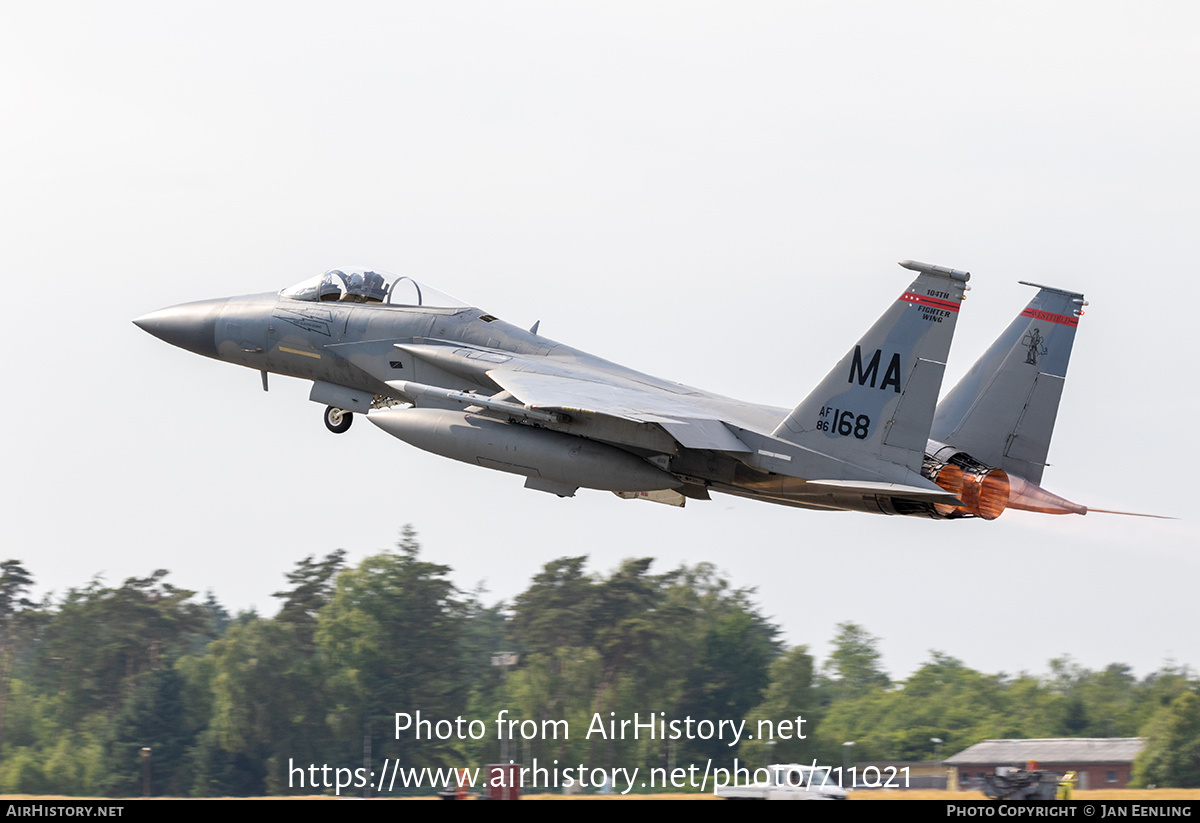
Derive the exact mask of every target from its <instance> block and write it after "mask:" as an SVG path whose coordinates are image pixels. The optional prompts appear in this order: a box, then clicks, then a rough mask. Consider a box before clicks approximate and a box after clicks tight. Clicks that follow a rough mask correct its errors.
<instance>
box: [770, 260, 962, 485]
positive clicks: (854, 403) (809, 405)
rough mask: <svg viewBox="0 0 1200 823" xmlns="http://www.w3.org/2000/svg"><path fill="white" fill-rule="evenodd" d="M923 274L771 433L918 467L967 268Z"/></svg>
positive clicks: (917, 266)
mask: <svg viewBox="0 0 1200 823" xmlns="http://www.w3.org/2000/svg"><path fill="white" fill-rule="evenodd" d="M900 265H901V266H903V267H904V268H906V269H910V270H912V271H915V272H920V276H918V277H917V279H916V280H914V281H913V283H912V285H911V286H909V287H908V289H906V290H905V291H904V293H903V294H901V295H900V296H899V298H897V299H896V302H895V303H893V304H892V305H891V307H890V308H888V310H887V311H885V312H884V313H883V316H882V317H880V318H879V319H878V320H877V321H876V322H875V325H873V326H871V328H870V330H869V331H868V332H867V333H866V334H864V335H863V336H862V339H860V340H859V341H858V343H856V344H855V345H854V347H853V348H851V349H850V351H848V352H847V353H846V355H845V357H843V358H842V359H841V360H840V361H839V362H838V364H837V365H836V366H834V368H833V371H831V372H830V373H829V374H828V375H827V376H826V377H825V379H824V380H822V381H821V383H820V385H818V386H817V388H816V389H814V390H813V392H812V393H811V394H810V395H809V396H808V397H806V398H805V399H804V402H802V403H801V404H800V405H799V406H797V407H796V408H795V409H793V410H792V413H791V414H789V415H788V417H787V419H786V420H785V421H784V422H783V423H782V424H780V425H779V427H778V428H777V429H776V430H775V432H774V435H775V436H776V437H778V438H780V439H783V440H787V441H790V442H792V443H797V444H799V445H801V446H804V447H806V448H811V449H814V450H816V451H819V452H823V453H825V454H828V455H831V456H834V457H837V458H840V459H844V460H848V461H850V462H855V461H856V460H860V461H861V460H876V459H878V460H885V461H887V462H890V463H896V464H898V465H901V466H906V467H907V468H909V469H910V470H912V471H913V472H916V473H920V471H921V461H922V458H923V457H924V454H925V446H926V443H927V441H928V438H929V426H930V423H931V422H932V420H933V412H934V408H935V406H936V405H937V396H938V392H939V391H941V386H942V373H943V372H944V371H945V368H946V355H947V354H948V353H949V351H950V341H951V339H952V338H953V337H954V324H955V322H956V321H957V320H958V310H959V308H960V306H961V303H962V299H963V293H964V292H965V291H966V289H967V281H968V280H969V279H970V277H971V275H970V274H968V273H967V272H962V271H956V270H954V269H947V268H943V267H942V266H931V265H929V264H927V263H915V262H913V261H911V260H905V261H903V262H901V263H900Z"/></svg>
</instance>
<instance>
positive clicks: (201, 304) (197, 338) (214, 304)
mask: <svg viewBox="0 0 1200 823" xmlns="http://www.w3.org/2000/svg"><path fill="white" fill-rule="evenodd" d="M228 299H229V298H227V297H222V298H219V299H216V300H200V301H198V302H196V303H183V304H181V305H178V306H171V307H170V308H167V309H159V310H158V311H152V312H150V313H149V314H143V315H142V316H141V317H139V318H137V319H136V320H134V321H133V324H134V325H135V326H137V327H138V328H139V329H141V330H142V331H147V332H149V333H150V334H152V335H154V336H155V337H157V338H158V339H159V340H164V341H166V342H167V343H170V344H171V345H172V346H178V347H179V348H181V349H187V350H188V351H191V352H195V353H196V354H202V355H204V356H205V357H217V320H218V318H220V316H221V308H222V307H223V306H224V305H225V303H226V302H227V301H228Z"/></svg>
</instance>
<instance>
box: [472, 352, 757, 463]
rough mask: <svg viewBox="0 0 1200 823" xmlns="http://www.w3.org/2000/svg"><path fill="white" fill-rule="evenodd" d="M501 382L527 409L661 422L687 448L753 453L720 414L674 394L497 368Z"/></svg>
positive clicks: (495, 377) (495, 374)
mask: <svg viewBox="0 0 1200 823" xmlns="http://www.w3.org/2000/svg"><path fill="white" fill-rule="evenodd" d="M487 375H488V377H490V378H491V379H492V380H493V381H495V383H496V384H497V385H498V386H500V387H501V388H502V389H504V390H505V391H508V392H511V393H512V394H513V396H514V397H516V398H517V399H518V400H520V401H521V402H522V403H524V404H525V405H526V406H527V407H530V408H535V409H541V410H562V411H564V412H588V413H592V414H602V415H607V416H609V417H617V418H621V419H623V420H631V421H633V422H636V423H657V424H659V425H660V426H662V427H663V428H664V429H666V430H667V433H668V434H670V435H671V436H672V437H673V438H675V439H676V440H677V441H679V444H680V445H681V446H683V447H684V448H689V449H712V450H715V451H730V452H750V451H752V449H751V448H750V447H749V446H747V445H746V444H745V443H743V442H742V441H741V440H740V439H739V438H738V437H737V436H736V435H735V434H734V433H733V432H732V431H730V430H729V428H728V427H727V426H726V425H725V424H724V422H723V421H721V420H720V419H719V418H717V417H716V416H714V415H712V414H711V413H709V412H708V411H707V410H705V409H704V408H702V407H701V406H699V405H698V404H696V403H693V402H689V401H688V400H687V399H684V398H682V397H677V396H674V395H671V394H668V393H665V392H664V393H659V392H654V391H650V390H647V389H643V388H638V387H634V386H628V385H624V384H622V383H621V382H619V381H616V380H613V381H611V382H610V381H608V380H605V381H603V382H601V381H592V380H581V379H579V378H577V377H573V376H568V375H561V374H545V373H541V372H528V371H520V372H519V371H515V370H512V369H491V370H489V371H488V373H487Z"/></svg>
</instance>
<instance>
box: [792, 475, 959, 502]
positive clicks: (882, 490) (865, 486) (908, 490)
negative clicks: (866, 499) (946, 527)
mask: <svg viewBox="0 0 1200 823" xmlns="http://www.w3.org/2000/svg"><path fill="white" fill-rule="evenodd" d="M808 485H809V486H830V487H833V488H836V489H839V490H841V491H848V492H862V493H863V494H874V495H887V496H889V497H901V498H904V499H906V500H919V501H921V502H923V503H945V504H947V505H950V506H961V505H962V501H961V500H959V499H958V498H957V497H955V496H954V495H952V494H950V493H949V492H947V491H943V490H942V489H938V488H931V489H926V488H921V487H920V486H905V485H903V484H900V483H874V482H871V481H868V480H809V481H808Z"/></svg>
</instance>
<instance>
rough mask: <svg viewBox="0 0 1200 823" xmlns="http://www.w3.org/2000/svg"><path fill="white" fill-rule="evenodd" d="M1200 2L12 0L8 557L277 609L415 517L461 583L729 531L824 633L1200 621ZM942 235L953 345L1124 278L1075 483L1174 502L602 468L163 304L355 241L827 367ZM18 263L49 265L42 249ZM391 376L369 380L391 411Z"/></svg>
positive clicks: (1077, 412)
mask: <svg viewBox="0 0 1200 823" xmlns="http://www.w3.org/2000/svg"><path fill="white" fill-rule="evenodd" d="M1198 24H1200V10H1197V8H1196V7H1195V6H1194V5H1193V4H1189V3H1183V2H1179V3H1138V4H1133V3H1125V4H1111V3H1096V2H1088V3H1084V2H1075V3H1071V2H1063V3H1054V4H1044V3H1013V2H1008V3H1003V4H1000V3H994V4H983V3H969V4H968V3H949V2H947V3H913V2H907V3H882V2H881V3H852V2H849V3H815V2H813V3H804V2H786V3H750V2H738V3H719V4H718V3H700V2H680V3H645V2H636V3H615V2H605V3H579V2H575V3H556V2H546V3H497V2H484V3H450V2H436V3H435V2H430V3H400V2H379V3H374V2H360V3H350V4H344V3H343V4H337V5H336V6H335V5H334V4H313V3H303V2H288V3H240V2H239V3H221V2H204V3H162V2H152V3H151V2H147V3H133V2H106V3H91V2H80V3H63V2H39V3H17V2H5V3H3V4H2V5H0V114H2V116H3V122H4V126H3V128H2V129H0V157H2V162H0V260H2V261H3V264H4V268H5V273H6V277H7V282H8V284H9V288H8V289H7V291H6V298H7V301H8V304H9V305H8V311H6V312H5V313H4V316H5V317H6V318H7V320H6V330H7V334H6V339H7V347H6V348H7V353H8V356H7V373H8V379H7V381H6V384H7V386H8V388H7V389H6V391H5V402H4V403H3V414H4V423H5V426H4V428H5V431H6V432H7V437H8V439H7V443H6V446H5V448H4V451H3V454H4V457H3V462H4V471H3V480H2V481H0V482H2V483H3V490H2V491H3V494H2V496H0V506H2V507H3V508H2V523H0V535H2V537H0V541H2V554H3V557H4V558H9V557H14V558H17V559H19V560H21V561H22V562H23V563H24V564H25V565H26V567H27V568H28V569H29V570H30V571H31V572H32V573H33V574H34V576H35V577H36V579H37V582H38V588H39V593H42V592H45V591H46V590H54V591H55V592H58V593H60V594H61V593H62V592H63V591H64V590H65V589H66V588H67V587H70V586H82V585H84V584H86V583H87V582H88V580H90V579H91V578H92V577H93V576H94V575H97V574H99V575H102V576H103V580H104V581H105V582H106V583H109V584H113V585H118V584H119V583H120V582H121V581H122V580H124V579H125V578H127V577H130V576H134V575H138V576H141V575H145V574H148V573H149V572H151V571H153V570H154V569H156V568H167V569H170V570H171V573H172V574H171V578H170V579H171V580H172V581H174V582H175V583H176V584H177V585H180V586H184V587H187V588H193V589H197V590H200V591H203V590H207V589H211V590H213V591H214V592H215V594H216V596H217V597H218V599H219V600H220V601H221V602H223V603H224V604H226V605H227V607H229V608H230V609H231V610H236V609H246V608H251V607H253V608H256V609H257V610H259V612H260V613H263V614H273V613H274V612H275V611H276V608H277V606H276V601H275V600H274V599H273V598H272V597H271V596H270V594H271V592H273V591H276V590H278V589H280V588H282V587H283V586H284V583H285V581H284V578H283V575H284V573H285V572H286V571H288V570H289V569H290V568H291V567H292V565H293V564H294V563H295V562H296V561H297V560H299V559H301V558H302V557H304V556H306V555H310V554H317V555H323V554H326V553H328V552H329V551H332V550H333V549H337V548H345V549H347V550H349V552H350V557H351V558H352V559H353V560H355V561H357V560H359V559H361V558H362V557H364V556H365V555H367V554H369V553H372V552H375V551H378V550H380V549H384V548H386V547H389V546H390V545H392V544H393V543H394V542H395V540H396V537H397V535H398V532H399V529H400V527H401V526H402V525H403V524H405V523H411V524H413V526H414V527H415V528H416V529H417V531H418V532H419V534H420V538H421V541H422V543H423V545H424V547H425V556H426V557H427V558H428V559H430V560H433V561H436V562H440V563H444V564H447V565H449V566H452V567H453V569H454V579H455V581H456V582H457V583H458V584H459V585H460V586H462V587H463V588H472V587H473V586H475V585H476V584H477V583H478V582H480V581H484V582H486V585H487V587H488V589H489V591H490V594H489V598H490V599H492V600H498V599H511V598H512V597H513V596H514V595H516V594H517V593H519V592H520V591H522V590H523V589H524V588H525V587H526V586H527V585H528V584H529V581H530V579H531V578H532V576H533V575H535V574H536V573H537V572H538V570H539V569H540V568H541V567H542V566H543V564H545V563H546V562H548V561H550V560H552V559H554V558H557V557H560V556H563V555H576V554H587V555H590V556H591V568H592V569H594V570H596V571H604V572H607V571H609V570H611V569H612V568H614V567H615V566H616V565H617V564H618V563H619V562H620V561H621V559H622V558H624V557H629V556H653V557H655V558H657V559H658V560H657V563H656V566H655V568H656V569H657V570H659V571H666V570H668V569H670V568H673V567H676V566H678V565H679V564H680V563H688V564H695V563H699V562H710V563H713V564H715V565H716V566H717V567H719V568H720V569H721V570H723V571H724V572H725V573H726V574H727V575H728V577H729V578H730V580H731V581H732V582H733V584H734V585H736V586H741V587H753V588H756V589H757V594H756V598H757V602H758V603H759V604H760V605H761V607H762V610H763V612H764V613H765V614H767V615H769V616H771V618H772V619H773V620H775V621H776V622H777V623H778V624H779V625H780V626H781V628H782V629H783V632H784V635H785V639H786V640H787V641H788V642H789V643H792V644H801V643H803V644H808V645H809V647H810V649H811V650H812V651H813V652H814V653H816V654H817V655H818V657H820V658H822V659H823V658H825V657H826V656H827V655H828V652H829V640H830V638H831V637H832V636H833V634H834V632H835V625H836V624H837V623H839V622H842V621H855V622H858V623H861V624H863V625H864V626H866V627H867V629H868V630H869V631H871V632H872V633H874V634H876V635H878V636H879V637H881V638H882V651H883V653H884V664H885V666H886V667H887V668H888V670H889V671H890V672H891V673H892V675H893V676H896V677H904V676H907V675H908V674H909V673H910V672H911V671H912V670H914V669H915V668H916V667H918V666H919V665H920V664H921V663H922V662H923V661H925V660H927V659H928V652H929V650H931V649H937V650H941V651H944V652H946V653H948V654H951V655H954V656H956V657H958V658H960V659H962V660H963V661H964V662H966V663H967V664H968V665H970V666H972V667H975V668H978V669H981V670H984V671H988V672H999V671H1005V672H1009V673H1015V672H1018V671H1021V670H1026V671H1031V672H1038V673H1042V672H1046V671H1047V669H1048V666H1047V661H1049V659H1050V658H1052V657H1056V656H1059V655H1062V654H1070V655H1071V656H1072V657H1074V658H1075V660H1077V661H1078V662H1079V663H1081V664H1082V665H1084V666H1088V667H1090V668H1097V667H1102V666H1104V665H1107V664H1108V663H1112V662H1123V663H1128V664H1130V665H1132V666H1134V667H1135V669H1136V670H1137V672H1138V674H1139V675H1145V674H1147V673H1149V672H1150V671H1153V670H1155V669H1157V668H1158V667H1160V666H1161V665H1162V664H1163V663H1164V661H1166V660H1174V661H1176V662H1178V663H1186V664H1190V665H1191V666H1192V667H1194V668H1198V667H1200V632H1198V631H1197V616H1198V614H1200V602H1198V598H1197V596H1196V590H1197V580H1198V579H1200V555H1198V552H1197V549H1198V548H1200V540H1198V539H1197V538H1198V536H1200V535H1198V531H1197V525H1196V519H1195V516H1194V515H1195V511H1194V509H1193V507H1192V497H1193V493H1194V492H1195V483H1196V481H1195V478H1194V475H1193V473H1192V471H1191V469H1192V467H1194V466H1195V465H1197V463H1198V462H1200V460H1198V458H1200V454H1198V449H1197V441H1198V439H1200V438H1198V437H1197V426H1200V415H1198V413H1197V412H1198V411H1200V409H1198V402H1197V397H1198V393H1197V383H1198V382H1200V375H1198V373H1197V367H1196V359H1197V349H1198V347H1197V343H1196V339H1197V337H1196V330H1195V328H1194V321H1193V320H1192V318H1191V316H1190V315H1191V312H1192V311H1193V310H1194V308H1195V302H1196V300H1195V298H1196V295H1197V291H1198V289H1197V284H1196V283H1197V275H1196V260H1197V226H1198V225H1200V171H1198V169H1200V163H1198V159H1197V146H1200V106H1198V105H1197V101H1198V100H1200V51H1198V50H1197V49H1196V42H1195V32H1196V31H1197V28H1198ZM903 259H914V260H923V261H927V262H930V263H935V264H939V265H946V266H953V267H955V268H959V269H965V270H968V271H970V272H972V275H973V276H972V280H971V285H972V287H973V289H972V291H971V293H970V298H969V300H968V301H967V302H966V304H965V305H964V309H963V311H962V313H961V315H960V317H959V322H958V331H957V336H956V339H955V342H954V346H953V349H952V351H951V355H950V363H949V367H948V371H947V375H946V384H945V386H944V389H946V388H949V386H951V385H953V383H954V382H955V381H956V380H957V379H958V377H959V376H961V375H962V373H963V372H965V371H966V369H967V368H968V367H969V366H970V364H971V363H972V362H973V361H974V359H975V358H976V357H978V355H979V354H980V353H982V351H983V350H984V349H985V348H986V347H987V345H988V344H989V343H990V341H991V340H992V339H993V338H994V337H995V336H996V335H998V334H999V333H1000V331H1001V330H1002V329H1003V328H1004V326H1005V325H1006V324H1007V323H1008V322H1009V321H1010V320H1011V318H1012V317H1013V316H1015V315H1016V314H1017V313H1018V312H1019V311H1020V310H1021V309H1022V308H1023V307H1024V305H1025V303H1026V302H1027V301H1028V300H1029V299H1030V297H1032V295H1033V290H1031V289H1029V288H1028V287H1026V286H1021V285H1018V283H1017V281H1018V280H1031V281H1034V282H1038V283H1046V284H1050V285H1056V286H1061V287H1063V288H1067V289H1072V290H1078V291H1082V292H1085V293H1086V295H1087V297H1088V298H1089V300H1090V301H1091V306H1090V308H1089V310H1088V312H1087V316H1086V317H1085V318H1084V319H1083V321H1082V322H1081V323H1080V326H1079V332H1078V336H1077V338H1076V342H1075V349H1074V362H1073V363H1072V364H1071V368H1070V372H1069V374H1068V379H1067V384H1066V390H1065V393H1064V397H1063V401H1062V406H1061V409H1060V412H1059V417H1058V426H1057V431H1056V433H1055V440H1054V443H1053V446H1052V448H1051V453H1050V460H1051V463H1052V466H1051V468H1049V469H1048V470H1047V471H1046V474H1045V477H1044V479H1043V485H1044V486H1045V487H1046V488H1048V489H1050V490H1051V491H1053V492H1055V493H1057V494H1060V495H1062V496H1064V497H1066V498H1068V499H1070V500H1073V501H1076V502H1079V503H1082V504H1084V505H1088V506H1093V507H1099V508H1112V509H1121V510H1127V511H1137V512H1151V513H1156V514H1166V515H1174V516H1177V517H1180V518H1181V519H1180V520H1175V521H1166V520H1148V519H1142V518H1121V517H1111V516H1105V515H1101V514H1094V513H1093V514H1091V515H1088V516H1087V517H1058V518H1055V517H1048V516H1039V515H1033V514H1026V513H1023V512H1008V513H1006V514H1004V515H1003V516H1002V517H1001V518H1000V519H999V520H997V521H995V522H991V523H987V522H982V521H964V522H934V521H926V520H917V519H909V518H895V517H894V518H884V517H872V516H869V515H864V514H851V513H818V512H808V511H803V510H797V509H789V508H784V507H779V506H772V505H768V504H764V503H757V502H751V501H746V500H741V499H737V498H732V497H720V496H714V499H713V500H712V501H711V502H708V503H702V502H699V501H692V502H689V504H688V506H687V508H686V509H683V510H680V509H675V508H670V507H666V506H657V505H653V504H649V503H645V502H637V501H622V500H618V499H617V498H615V497H614V496H613V495H611V494H609V493H607V492H595V491H592V492H589V491H581V492H580V493H579V495H578V496H577V497H576V498H575V499H571V500H560V499H558V498H556V497H554V496H552V495H547V494H542V493H538V492H533V491H528V490H525V489H524V488H522V479H521V478H519V477H516V476H513V475H506V474H500V473H496V472H490V471H486V470H483V469H480V468H474V467H471V466H467V465H464V464H461V463H456V462H453V461H450V460H446V459H444V458H441V457H436V456H434V455H431V454H427V453H424V452H421V451H418V450H416V449H415V448H413V447H411V446H408V445H406V444H404V443H402V442H400V441H398V440H395V439H393V438H391V437H389V436H387V435H386V434H385V433H384V432H382V431H380V430H378V429H376V428H374V427H372V426H369V425H365V424H363V423H360V424H359V425H357V426H355V427H354V428H353V429H351V430H350V432H348V433H347V434H346V435H343V436H341V437H335V436H333V435H331V434H329V433H328V432H327V431H326V430H325V428H324V426H323V425H322V423H321V407H319V406H317V405H316V404H313V403H310V402H308V400H307V397H308V384H306V383H302V382H300V381H297V380H291V379H287V378H278V377H277V378H274V379H273V381H272V383H271V391H270V392H269V393H265V394H264V393H263V392H262V390H261V388H260V385H259V376H258V375H257V374H256V373H255V372H253V371H249V370H246V369H241V368H238V367H235V366H231V365H228V364H224V363H219V362H217V361H213V360H208V359H205V358H201V357H198V356H196V355H193V354H190V353H188V352H185V351H182V350H179V349H175V348H172V347H170V346H168V345H166V344H165V343H163V342H161V341H159V340H157V339H155V338H153V337H151V336H150V335H148V334H146V333H144V332H142V331H140V330H139V329H137V328H136V327H135V326H133V325H132V323H130V320H131V319H132V318H134V317H137V316H139V315H141V314H144V313H146V312H148V311H152V310H154V309H158V308H161V307H164V306H168V305H173V304H176V303H182V302H187V301H191V300H198V299H202V298H209V297H224V296H228V295H235V294H245V293H252V292H264V291H271V290H275V289H279V288H282V287H285V286H289V285H292V284H293V283H296V282H299V281H301V280H303V279H305V278H308V277H310V276H312V275H314V274H317V273H319V272H321V271H324V270H326V269H329V268H332V267H335V266H339V265H366V266H374V267H379V268H382V269H386V270H388V271H391V272H395V273H397V274H407V275H411V276H413V277H417V278H419V279H422V280H424V281H427V282H429V283H431V284H432V285H435V286H437V287H438V288H440V289H442V290H443V291H446V292H448V293H450V294H453V295H455V296H457V297H459V298H461V299H463V300H466V301H469V302H471V303H474V304H476V305H478V306H480V307H481V308H484V309H486V310H488V311H490V312H491V313H493V314H496V315H497V316H499V317H501V318H503V319H505V320H508V321H510V322H512V323H514V324H517V325H521V326H526V327H527V326H529V325H531V324H532V323H533V322H534V321H535V320H540V321H541V329H540V331H541V333H542V334H544V335H546V336H547V337H550V338H552V339H555V340H558V341H561V342H563V343H566V344H569V345H572V346H575V347H577V348H581V349H584V350H586V351H590V352H592V353H594V354H598V355H600V356H603V357H606V358H608V359H611V360H615V361H618V362H620V363H623V364H625V365H628V366H631V367H634V368H637V369H639V370H642V371H645V372H649V373H651V374H655V375H658V376H661V377H665V378H669V379H673V380H678V381H682V382H684V383H688V384H691V385H695V386H699V387H702V388H705V389H709V390H712V391H716V392H719V393H722V394H726V395H730V396H733V397H738V398H742V399H745V400H747V401H752V402H758V403H768V404H771V405H775V406H782V407H789V408H790V407H792V406H795V405H796V404H797V403H799V402H800V400H801V399H803V398H804V397H805V395H807V394H808V392H809V391H810V390H811V389H812V387H813V386H814V385H815V384H816V383H817V382H818V381H819V380H820V379H821V378H822V377H823V376H824V374H825V373H826V372H827V371H828V370H829V368H830V367H831V366H832V365H833V364H834V363H835V362H836V361H837V360H838V358H839V357H840V356H841V355H842V354H843V353H844V352H845V351H846V350H847V349H848V348H849V346H850V345H852V344H853V342H854V341H855V340H856V339H857V338H858V336H859V335H860V334H861V333H862V332H863V331H864V330H865V329H866V328H867V327H868V326H869V325H870V324H871V323H872V322H873V321H874V320H875V318H876V317H877V316H878V315H879V314H880V313H882V312H883V311H884V309H886V308H887V306H888V305H889V304H890V303H891V301H892V300H894V299H895V297H896V296H897V295H898V294H899V292H900V291H901V290H902V289H903V288H904V287H905V286H906V285H907V284H908V283H909V282H910V281H911V279H912V274H911V272H906V271H904V270H903V269H900V268H899V267H898V266H897V265H896V261H898V260H903ZM18 287H19V288H18ZM364 422H365V421H364Z"/></svg>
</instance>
